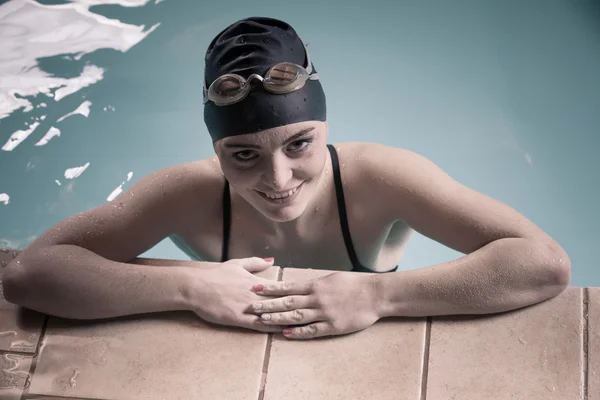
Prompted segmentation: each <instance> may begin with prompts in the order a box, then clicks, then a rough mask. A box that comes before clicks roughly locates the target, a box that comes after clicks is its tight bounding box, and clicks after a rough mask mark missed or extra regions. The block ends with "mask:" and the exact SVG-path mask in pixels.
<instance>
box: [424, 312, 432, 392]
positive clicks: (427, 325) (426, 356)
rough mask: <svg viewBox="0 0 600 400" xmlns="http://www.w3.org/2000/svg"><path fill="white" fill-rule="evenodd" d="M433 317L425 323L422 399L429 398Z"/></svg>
mask: <svg viewBox="0 0 600 400" xmlns="http://www.w3.org/2000/svg"><path fill="white" fill-rule="evenodd" d="M432 323H433V319H432V317H427V321H426V323H425V346H424V349H423V369H422V370H421V400H426V399H427V378H428V377H429V350H430V346H431V325H432Z"/></svg>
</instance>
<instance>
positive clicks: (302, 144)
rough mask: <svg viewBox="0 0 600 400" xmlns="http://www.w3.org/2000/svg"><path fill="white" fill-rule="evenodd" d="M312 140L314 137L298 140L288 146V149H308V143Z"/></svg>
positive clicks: (298, 150) (299, 150)
mask: <svg viewBox="0 0 600 400" xmlns="http://www.w3.org/2000/svg"><path fill="white" fill-rule="evenodd" d="M311 142H312V139H302V140H296V141H294V142H292V143H290V145H289V146H288V149H289V150H290V151H292V152H301V151H304V150H306V148H307V147H308V145H309V144H310V143H311Z"/></svg>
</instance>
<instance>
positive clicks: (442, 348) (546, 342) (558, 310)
mask: <svg viewBox="0 0 600 400" xmlns="http://www.w3.org/2000/svg"><path fill="white" fill-rule="evenodd" d="M582 300H583V299H582V289H581V288H575V287H571V288H568V289H567V290H566V291H564V292H563V293H562V294H560V295H559V296H558V297H555V298H553V299H551V300H549V301H546V302H543V303H540V304H537V305H534V306H531V307H527V308H524V309H521V310H517V311H513V312H509V313H503V314H497V315H491V316H470V317H469V316H465V317H454V318H434V319H433V323H432V326H431V344H430V354H429V368H428V369H429V372H428V378H427V400H447V399H460V400H469V399H473V400H484V399H493V400H503V399H528V400H550V399H565V400H566V399H569V400H571V399H580V398H581V395H582V380H581V376H582V374H581V370H582V367H583V357H582V344H583V335H582V332H583V324H582V322H583V321H582V315H583V314H582V311H583V310H582Z"/></svg>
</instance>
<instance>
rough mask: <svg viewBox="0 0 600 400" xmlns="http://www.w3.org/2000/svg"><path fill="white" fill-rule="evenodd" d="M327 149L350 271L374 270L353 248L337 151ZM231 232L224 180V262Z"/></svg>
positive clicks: (226, 184) (226, 183) (222, 258)
mask: <svg viewBox="0 0 600 400" xmlns="http://www.w3.org/2000/svg"><path fill="white" fill-rule="evenodd" d="M327 149H329V153H330V154H331V165H332V167H333V181H334V183H335V194H336V199H337V203H338V212H339V216H340V225H341V228H342V235H343V236H344V243H345V244H346V251H347V252H348V256H349V257H350V261H351V262H352V271H355V272H376V271H373V270H371V269H369V268H367V267H365V266H363V265H362V264H361V263H360V261H359V260H358V257H357V256H356V251H355V250H354V245H353V244H352V237H351V236H350V228H349V227H348V216H347V215H346V202H345V200H344V188H343V187H342V176H341V174H340V163H339V161H338V157H337V152H336V151H335V147H333V145H330V144H328V145H327ZM230 232H231V199H230V195H229V182H227V180H225V187H224V189H223V249H222V252H221V261H222V262H225V261H227V260H228V259H229V257H228V249H229V235H230ZM397 269H398V266H396V267H394V268H393V269H391V270H389V271H385V272H393V271H396V270H397Z"/></svg>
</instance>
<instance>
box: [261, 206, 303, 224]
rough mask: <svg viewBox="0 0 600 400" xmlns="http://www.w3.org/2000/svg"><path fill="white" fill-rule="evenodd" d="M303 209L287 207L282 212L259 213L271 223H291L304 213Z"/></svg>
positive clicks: (263, 211)
mask: <svg viewBox="0 0 600 400" xmlns="http://www.w3.org/2000/svg"><path fill="white" fill-rule="evenodd" d="M304 210H305V207H297V206H296V207H287V208H286V209H282V210H265V209H262V210H261V213H262V214H263V215H264V216H265V217H267V218H269V219H270V220H271V221H273V222H291V221H293V220H295V219H298V218H299V217H300V216H301V215H302V214H303V213H304Z"/></svg>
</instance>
